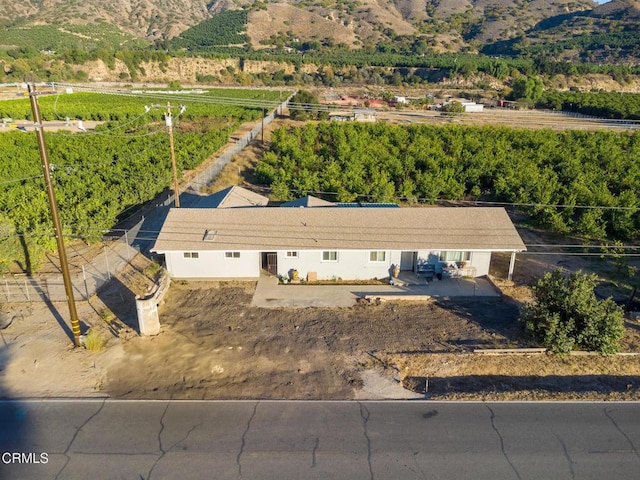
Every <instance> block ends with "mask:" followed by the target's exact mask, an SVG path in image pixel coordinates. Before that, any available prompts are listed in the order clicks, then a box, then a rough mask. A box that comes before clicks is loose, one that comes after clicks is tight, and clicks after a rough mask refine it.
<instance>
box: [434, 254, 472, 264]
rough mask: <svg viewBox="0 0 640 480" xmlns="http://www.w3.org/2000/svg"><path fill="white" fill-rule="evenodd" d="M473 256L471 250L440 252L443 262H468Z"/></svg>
mask: <svg viewBox="0 0 640 480" xmlns="http://www.w3.org/2000/svg"><path fill="white" fill-rule="evenodd" d="M470 258H471V252H440V261H441V262H466V261H468V260H469V259H470Z"/></svg>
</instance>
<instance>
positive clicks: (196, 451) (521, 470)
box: [0, 400, 640, 480]
mask: <svg viewBox="0 0 640 480" xmlns="http://www.w3.org/2000/svg"><path fill="white" fill-rule="evenodd" d="M0 421H1V422H0V451H1V452H2V457H0V459H1V461H0V478H2V479H18V478H24V479H30V480H33V479H74V480H78V479H92V480H93V479H95V480H98V479H100V480H102V479H151V478H153V479H183V478H184V479H186V478H189V479H199V478H213V479H241V478H242V479H278V480H287V479H350V480H351V479H353V480H356V479H369V480H370V479H375V480H378V479H403V480H404V479H455V480H460V479H473V480H483V479H492V480H493V479H516V480H518V479H536V480H540V479H554V480H562V479H603V478H611V479H616V480H624V479H634V480H635V479H637V478H638V472H640V453H639V450H638V449H639V447H638V446H639V445H640V403H611V402H609V403H437V402H429V401H426V402H425V401H418V402H407V401H405V402H288V401H287V402H285V401H282V402H277V401H246V402H243V401H230V402H192V401H188V402H167V401H144V402H135V401H129V402H126V401H111V400H107V401H102V400H97V401H88V400H87V401H84V400H79V401H54V400H43V401H5V402H0ZM14 453H18V454H25V455H22V457H20V456H17V457H16V456H14V455H13V454H14ZM16 458H21V460H22V461H27V460H30V461H31V462H32V463H29V464H25V463H22V464H21V463H17V460H16Z"/></svg>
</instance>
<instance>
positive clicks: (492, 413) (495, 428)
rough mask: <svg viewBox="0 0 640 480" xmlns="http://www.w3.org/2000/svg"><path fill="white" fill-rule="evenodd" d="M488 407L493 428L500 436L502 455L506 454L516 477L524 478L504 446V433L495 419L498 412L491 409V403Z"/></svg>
mask: <svg viewBox="0 0 640 480" xmlns="http://www.w3.org/2000/svg"><path fill="white" fill-rule="evenodd" d="M487 409H488V410H489V412H490V413H491V428H493V431H494V432H496V435H498V438H499V439H500V450H502V455H503V456H504V459H505V460H506V461H507V463H508V464H509V466H510V467H511V469H512V470H513V473H515V474H516V478H518V480H522V477H521V476H520V473H518V470H517V469H516V467H515V466H514V465H513V463H512V462H511V460H510V459H509V455H507V451H506V450H505V448H504V438H502V434H501V433H500V431H499V430H498V427H496V421H495V420H496V414H495V413H494V412H493V410H492V409H491V407H490V406H489V405H487Z"/></svg>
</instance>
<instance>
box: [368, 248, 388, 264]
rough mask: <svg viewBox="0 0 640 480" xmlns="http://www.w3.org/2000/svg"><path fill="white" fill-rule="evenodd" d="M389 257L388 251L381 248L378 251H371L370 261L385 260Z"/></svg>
mask: <svg viewBox="0 0 640 480" xmlns="http://www.w3.org/2000/svg"><path fill="white" fill-rule="evenodd" d="M386 259H387V252H385V251H384V250H380V251H377V252H369V261H370V262H384V261H385V260H386Z"/></svg>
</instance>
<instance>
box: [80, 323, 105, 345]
mask: <svg viewBox="0 0 640 480" xmlns="http://www.w3.org/2000/svg"><path fill="white" fill-rule="evenodd" d="M104 343H105V342H104V339H103V338H102V336H101V335H100V334H99V333H98V332H96V331H95V330H94V329H93V328H92V329H91V330H89V331H88V332H87V335H86V336H85V337H84V347H85V348H86V349H87V350H100V349H101V348H102V347H104Z"/></svg>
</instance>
